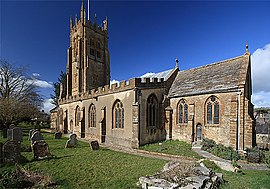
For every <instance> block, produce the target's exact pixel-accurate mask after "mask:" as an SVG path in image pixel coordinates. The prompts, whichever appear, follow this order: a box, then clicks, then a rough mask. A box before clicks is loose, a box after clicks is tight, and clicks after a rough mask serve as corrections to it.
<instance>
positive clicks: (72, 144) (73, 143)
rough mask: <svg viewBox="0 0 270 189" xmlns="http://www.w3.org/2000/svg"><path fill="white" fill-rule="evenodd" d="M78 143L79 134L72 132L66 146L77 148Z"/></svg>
mask: <svg viewBox="0 0 270 189" xmlns="http://www.w3.org/2000/svg"><path fill="white" fill-rule="evenodd" d="M77 145H78V140H77V135H76V134H71V135H70V136H69V139H68V141H67V143H66V148H75V147H76V146H77Z"/></svg>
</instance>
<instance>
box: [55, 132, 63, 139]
mask: <svg viewBox="0 0 270 189" xmlns="http://www.w3.org/2000/svg"><path fill="white" fill-rule="evenodd" d="M54 138H55V139H61V138H62V133H61V132H56V133H54Z"/></svg>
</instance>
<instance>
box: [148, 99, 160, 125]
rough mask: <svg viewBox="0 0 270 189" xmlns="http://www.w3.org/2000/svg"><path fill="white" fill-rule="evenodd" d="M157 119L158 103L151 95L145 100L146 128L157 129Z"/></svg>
mask: <svg viewBox="0 0 270 189" xmlns="http://www.w3.org/2000/svg"><path fill="white" fill-rule="evenodd" d="M157 119H158V101H157V97H156V96H155V95H154V94H152V95H150V96H149V97H148V99H147V127H157Z"/></svg>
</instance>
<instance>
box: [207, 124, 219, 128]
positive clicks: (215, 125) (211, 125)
mask: <svg viewBox="0 0 270 189" xmlns="http://www.w3.org/2000/svg"><path fill="white" fill-rule="evenodd" d="M205 127H220V125H219V124H208V125H205Z"/></svg>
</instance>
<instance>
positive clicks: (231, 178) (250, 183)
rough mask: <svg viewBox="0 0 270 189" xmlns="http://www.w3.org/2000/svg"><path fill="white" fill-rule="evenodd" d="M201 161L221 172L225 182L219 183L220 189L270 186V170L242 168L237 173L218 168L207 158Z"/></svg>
mask: <svg viewBox="0 0 270 189" xmlns="http://www.w3.org/2000/svg"><path fill="white" fill-rule="evenodd" d="M203 163H204V164H205V166H206V167H208V168H210V169H211V170H213V171H214V172H219V173H222V174H223V177H224V180H225V183H224V184H223V185H221V189H244V188H245V189H247V188H250V189H251V188H253V189H267V188H270V186H269V182H270V171H255V170H254V171H253V170H252V171H251V170H242V171H241V172H239V173H234V172H229V171H224V170H222V169H220V168H219V167H218V166H217V165H216V164H215V163H214V162H212V161H209V160H204V161H203Z"/></svg>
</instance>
